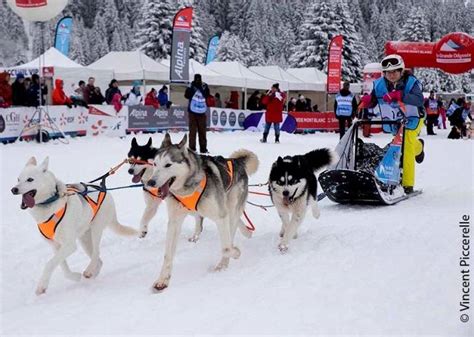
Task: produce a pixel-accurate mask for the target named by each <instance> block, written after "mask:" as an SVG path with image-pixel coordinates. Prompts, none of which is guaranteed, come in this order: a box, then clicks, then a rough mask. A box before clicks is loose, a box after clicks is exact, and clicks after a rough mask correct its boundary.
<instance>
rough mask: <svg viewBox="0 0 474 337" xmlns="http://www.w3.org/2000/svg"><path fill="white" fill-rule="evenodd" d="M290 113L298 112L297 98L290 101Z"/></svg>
mask: <svg viewBox="0 0 474 337" xmlns="http://www.w3.org/2000/svg"><path fill="white" fill-rule="evenodd" d="M288 111H293V112H294V111H296V98H295V97H291V98H290V101H289V102H288Z"/></svg>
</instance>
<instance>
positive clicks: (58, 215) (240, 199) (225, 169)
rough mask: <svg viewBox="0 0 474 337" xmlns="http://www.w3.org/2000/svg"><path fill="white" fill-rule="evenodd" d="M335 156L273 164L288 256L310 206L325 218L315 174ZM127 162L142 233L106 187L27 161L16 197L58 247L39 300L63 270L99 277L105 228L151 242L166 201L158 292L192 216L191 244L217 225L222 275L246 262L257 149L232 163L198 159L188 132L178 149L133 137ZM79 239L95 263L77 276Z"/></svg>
mask: <svg viewBox="0 0 474 337" xmlns="http://www.w3.org/2000/svg"><path fill="white" fill-rule="evenodd" d="M335 157H336V156H335V154H334V153H333V152H332V151H330V150H329V149H318V150H314V151H311V152H309V153H306V154H304V155H297V156H286V157H284V158H282V157H278V159H277V160H276V161H275V162H274V163H273V165H272V168H271V171H270V175H269V179H268V189H269V193H270V197H271V200H272V202H273V204H274V205H275V208H276V210H277V212H278V215H279V216H280V218H281V221H282V226H281V230H280V237H281V241H280V243H279V245H278V248H279V250H280V251H281V252H282V253H284V252H286V251H287V250H288V246H289V242H290V240H291V239H293V238H296V237H297V230H298V227H299V225H300V224H301V222H302V221H303V219H304V216H305V214H306V211H307V209H308V208H311V211H312V214H313V216H314V217H315V218H318V217H319V209H318V205H317V178H316V175H315V172H316V171H317V170H319V169H321V168H323V167H325V166H327V165H330V164H331V163H333V162H334V160H335ZM128 160H129V163H130V167H129V170H128V173H129V174H131V175H132V182H134V183H138V182H142V183H143V195H144V199H145V211H144V213H143V215H142V218H141V221H140V228H139V231H138V232H137V231H136V230H135V229H133V228H130V227H127V226H124V225H122V224H120V223H119V221H118V220H117V214H116V208H115V203H114V200H113V198H112V195H111V194H110V193H108V192H107V189H106V188H105V184H102V183H101V184H99V185H91V184H84V183H80V184H72V185H66V184H64V183H63V182H61V181H60V180H58V179H57V178H56V177H55V175H54V174H53V173H52V172H51V171H49V169H48V158H46V159H44V161H43V162H42V163H41V164H39V165H38V164H37V162H36V159H35V158H34V157H32V158H31V159H29V160H28V162H27V163H26V165H25V167H24V169H23V170H22V172H21V173H20V176H19V178H18V183H17V184H16V185H15V186H14V187H13V188H12V189H11V192H12V193H13V194H15V195H21V197H22V199H21V209H27V208H28V209H29V211H30V213H31V215H32V216H33V218H34V219H35V221H36V223H37V225H38V230H39V231H40V233H41V234H42V236H43V237H44V239H45V240H46V241H47V242H49V243H50V244H51V246H52V247H53V249H54V255H53V257H52V258H51V259H50V260H49V261H48V262H47V263H46V265H45V266H44V269H43V273H42V275H41V278H40V280H39V282H38V285H37V288H36V294H37V295H40V294H43V293H45V292H46V290H47V288H48V284H49V280H50V278H51V275H52V273H53V271H54V270H55V269H56V268H57V267H58V266H60V267H61V269H62V271H63V273H64V276H65V277H66V278H68V279H70V280H74V281H79V280H80V279H81V277H82V276H84V277H85V278H93V277H95V276H97V275H98V274H99V272H100V269H101V267H102V260H101V259H100V241H101V238H102V233H103V231H104V229H105V227H107V226H109V227H111V228H112V230H114V231H115V232H116V233H118V234H121V235H128V236H136V235H139V236H140V237H145V236H146V235H147V232H148V226H149V223H150V221H151V219H152V218H153V217H154V216H155V214H156V212H157V210H158V207H159V205H160V204H161V202H162V201H166V207H167V209H168V228H167V234H166V243H165V254H164V261H163V265H162V268H161V272H160V275H159V277H158V279H157V280H156V281H155V282H154V283H153V289H154V290H155V291H162V290H163V289H165V288H166V287H168V285H169V282H170V278H171V271H172V268H173V260H174V255H175V252H176V246H177V244H178V238H179V234H180V231H181V226H182V224H183V221H184V219H185V217H186V216H187V215H193V216H194V217H195V220H196V221H195V222H196V225H195V231H194V234H193V236H192V237H191V238H189V241H192V242H196V241H197V240H198V239H199V236H200V235H201V233H202V227H203V219H204V218H207V219H210V220H211V221H213V222H215V223H216V225H217V230H218V233H219V238H220V243H221V248H222V250H221V256H220V261H219V262H218V263H217V265H216V267H215V270H223V269H225V268H227V267H228V265H229V261H230V259H231V258H233V259H238V258H239V257H240V249H239V248H238V247H236V246H235V245H234V236H235V233H236V231H237V229H239V231H240V232H241V233H242V234H243V235H244V236H245V237H247V238H250V237H251V236H252V232H251V231H250V230H249V229H248V228H247V227H246V226H245V224H244V223H243V221H242V215H243V213H244V208H245V204H246V201H247V196H248V179H249V176H250V175H252V174H254V173H255V172H256V171H257V169H258V165H259V161H258V158H257V156H256V155H255V154H254V153H253V152H251V151H248V150H238V151H235V152H234V153H232V154H231V155H230V157H229V158H224V157H221V156H207V155H199V154H197V153H195V152H193V151H191V150H189V149H188V147H187V136H186V135H185V136H184V137H183V139H182V140H181V141H180V142H179V143H177V144H173V143H172V142H171V137H170V135H169V134H166V135H165V137H164V139H163V141H162V143H161V146H160V147H159V148H156V147H153V146H152V139H151V138H150V139H149V141H148V142H147V143H146V144H145V145H139V144H138V143H137V141H136V139H135V138H133V140H132V143H131V147H130V151H129V153H128ZM78 241H79V243H80V245H81V246H82V248H83V249H84V251H85V252H86V254H87V255H88V256H89V258H90V263H89V265H88V266H87V267H86V269H85V270H84V272H83V273H82V274H81V273H78V272H73V271H71V270H70V269H69V266H68V264H67V258H68V257H69V256H70V255H71V254H72V253H74V252H75V251H76V249H77V243H78Z"/></svg>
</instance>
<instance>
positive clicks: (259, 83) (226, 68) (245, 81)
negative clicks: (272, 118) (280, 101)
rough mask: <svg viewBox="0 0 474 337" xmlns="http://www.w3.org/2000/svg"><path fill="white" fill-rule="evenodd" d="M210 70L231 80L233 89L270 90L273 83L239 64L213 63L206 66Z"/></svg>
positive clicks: (234, 62)
mask: <svg viewBox="0 0 474 337" xmlns="http://www.w3.org/2000/svg"><path fill="white" fill-rule="evenodd" d="M206 68H207V69H210V70H212V71H214V72H216V73H219V74H221V75H223V76H226V77H230V78H233V84H232V86H234V87H241V88H251V89H270V88H271V86H272V84H273V83H275V81H273V80H271V79H268V78H265V77H262V76H260V75H259V74H257V73H255V72H253V71H251V70H249V69H248V68H246V67H245V66H243V65H242V64H241V63H239V62H236V61H232V62H217V61H213V62H211V63H209V64H208V65H206Z"/></svg>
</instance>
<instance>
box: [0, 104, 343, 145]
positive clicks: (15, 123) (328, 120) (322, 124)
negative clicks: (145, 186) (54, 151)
mask: <svg viewBox="0 0 474 337" xmlns="http://www.w3.org/2000/svg"><path fill="white" fill-rule="evenodd" d="M41 110H42V111H41V115H42V116H41V125H42V127H43V128H44V129H46V130H47V131H48V132H49V133H50V136H52V137H55V136H59V131H57V130H55V128H54V127H53V125H52V124H56V125H57V126H58V127H59V128H60V129H61V130H62V131H63V132H64V133H65V134H66V135H71V136H76V135H91V136H100V135H105V136H112V137H123V136H125V135H126V133H127V132H140V131H148V132H154V131H162V130H170V129H176V130H187V129H188V113H187V107H182V106H173V107H171V108H170V109H155V108H153V107H151V106H143V105H137V106H123V107H122V109H121V110H120V111H119V112H117V111H115V109H114V107H113V106H112V105H90V106H89V108H88V109H87V108H84V107H75V108H68V107H66V106H45V107H43V108H42V109H41ZM207 116H208V118H207V126H208V128H209V129H210V130H216V131H225V130H244V129H247V128H249V129H251V130H254V131H261V130H260V129H261V128H262V126H263V124H264V118H263V116H264V112H263V111H260V112H259V111H249V110H237V109H223V108H210V109H209V111H208V112H207ZM284 116H285V118H284V119H285V121H284V123H282V124H284V125H283V127H284V128H285V126H287V127H286V128H287V129H288V130H285V131H287V132H294V131H295V130H296V131H302V130H315V131H337V130H338V122H337V119H336V118H335V116H334V113H333V112H290V113H289V114H288V116H291V117H293V118H291V120H290V119H288V118H287V117H286V116H287V115H286V114H285V115H284ZM294 121H296V124H295V122H294ZM38 123H39V114H38V111H37V109H36V108H33V107H12V108H4V109H0V142H10V141H14V140H16V139H17V138H18V137H19V136H20V133H21V132H22V130H23V133H22V137H23V138H31V137H34V136H35V135H36V133H37V132H38V130H37V128H36V127H35V125H37V124H38ZM285 123H286V124H285ZM254 124H255V125H254ZM249 125H251V127H249Z"/></svg>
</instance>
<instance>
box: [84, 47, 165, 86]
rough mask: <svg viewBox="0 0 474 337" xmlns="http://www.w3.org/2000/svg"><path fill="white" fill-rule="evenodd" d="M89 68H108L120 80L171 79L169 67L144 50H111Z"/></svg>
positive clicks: (163, 80) (162, 80)
mask: <svg viewBox="0 0 474 337" xmlns="http://www.w3.org/2000/svg"><path fill="white" fill-rule="evenodd" d="M88 68H89V69H107V70H112V71H113V72H114V76H115V78H116V79H117V80H118V81H133V80H145V81H146V80H154V81H161V82H168V81H169V73H170V70H169V67H167V66H165V65H163V64H161V63H159V62H156V61H154V60H153V59H151V58H150V57H148V56H147V55H145V54H144V53H143V52H141V51H139V50H136V51H120V52H119V51H111V52H110V53H108V54H107V55H104V56H103V57H101V58H100V59H98V60H97V61H95V62H94V63H92V64H90V65H89V66H88Z"/></svg>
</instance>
